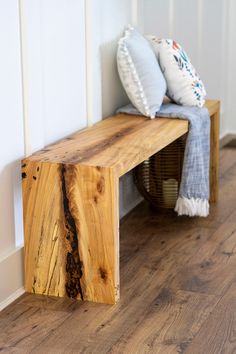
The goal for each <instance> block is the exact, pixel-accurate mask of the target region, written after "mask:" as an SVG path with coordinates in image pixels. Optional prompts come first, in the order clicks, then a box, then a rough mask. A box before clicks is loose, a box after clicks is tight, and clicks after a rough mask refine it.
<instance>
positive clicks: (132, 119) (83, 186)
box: [22, 101, 219, 304]
mask: <svg viewBox="0 0 236 354" xmlns="http://www.w3.org/2000/svg"><path fill="white" fill-rule="evenodd" d="M207 107H208V109H209V112H210V114H211V116H212V122H213V124H212V130H211V138H212V143H211V171H210V172H211V198H212V201H216V200H217V188H218V184H217V179H218V167H217V164H218V152H217V151H218V118H219V115H218V113H217V112H218V111H217V110H218V109H219V103H218V101H208V102H207ZM187 130H188V122H187V120H183V119H172V118H171V119H165V118H159V119H154V120H150V119H148V118H146V117H140V116H137V117H136V116H130V115H124V114H119V115H116V116H114V117H110V118H108V119H105V120H104V121H102V122H100V123H98V124H96V125H95V126H93V127H91V128H89V129H85V130H83V131H81V132H78V133H76V134H74V135H72V136H71V137H68V138H66V139H63V140H61V141H59V142H58V143H56V144H53V145H51V146H49V147H47V148H45V149H43V150H41V151H39V152H38V153H36V154H34V155H32V156H31V157H29V158H27V159H25V160H23V161H22V177H23V182H22V185H23V200H24V233H25V288H26V290H27V291H28V292H33V293H37V294H48V295H56V296H62V297H63V296H69V297H72V298H76V299H83V300H91V301H95V302H102V303H108V304H111V303H115V302H116V301H117V300H118V299H119V286H120V284H119V215H118V212H119V202H118V201H119V196H118V183H119V177H120V176H122V175H123V174H125V173H126V172H127V171H129V170H131V169H132V168H134V167H135V166H136V165H138V164H139V163H141V162H142V161H144V160H145V159H147V158H148V157H150V156H151V155H153V154H154V153H156V152H158V151H159V150H161V149H162V148H164V147H165V146H167V145H168V144H169V143H171V142H172V141H174V140H175V139H177V138H178V137H180V136H182V135H183V134H185V133H186V132H187Z"/></svg>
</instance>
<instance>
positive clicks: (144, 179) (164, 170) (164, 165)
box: [134, 136, 186, 208]
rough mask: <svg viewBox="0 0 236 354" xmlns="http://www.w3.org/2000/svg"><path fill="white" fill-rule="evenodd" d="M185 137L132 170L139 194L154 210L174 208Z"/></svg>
mask: <svg viewBox="0 0 236 354" xmlns="http://www.w3.org/2000/svg"><path fill="white" fill-rule="evenodd" d="M185 142H186V136H183V137H181V138H179V139H177V140H175V141H174V142H173V143H171V144H169V145H168V146H166V147H165V148H164V149H162V150H161V151H159V152H158V153H156V154H155V155H153V156H151V157H150V158H149V159H148V160H146V161H144V162H143V163H141V164H140V165H138V166H137V167H136V168H135V169H134V180H135V183H136V185H137V188H138V190H139V192H140V193H141V194H142V195H143V197H144V198H145V199H146V200H148V201H149V202H150V203H151V204H152V205H153V206H154V207H155V208H173V207H174V206H175V203H176V200H177V196H178V191H179V185H180V181H181V173H182V166H183V158H184V149H185Z"/></svg>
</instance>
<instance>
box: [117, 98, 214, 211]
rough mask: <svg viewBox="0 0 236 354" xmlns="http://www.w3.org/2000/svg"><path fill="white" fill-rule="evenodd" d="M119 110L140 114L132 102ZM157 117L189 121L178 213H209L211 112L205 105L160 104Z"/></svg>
mask: <svg viewBox="0 0 236 354" xmlns="http://www.w3.org/2000/svg"><path fill="white" fill-rule="evenodd" d="M117 112H118V113H128V114H135V115H141V113H139V112H138V111H137V110H136V109H135V108H134V107H133V106H132V105H131V104H129V105H127V106H125V107H122V108H120V109H119V110H118V111H117ZM157 116H158V117H167V118H180V119H187V120H188V121H189V132H188V137H187V141H186V147H185V153H184V163H183V170H182V178H181V184H180V190H179V196H178V199H177V202H176V206H175V211H176V212H177V213H178V215H188V216H203V217H206V216H207V215H208V214H209V160H210V116H209V112H208V110H207V109H206V108H198V107H188V106H179V105H176V104H174V103H167V104H163V105H162V107H161V110H160V111H159V112H158V113H157Z"/></svg>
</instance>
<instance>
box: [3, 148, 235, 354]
mask: <svg viewBox="0 0 236 354" xmlns="http://www.w3.org/2000/svg"><path fill="white" fill-rule="evenodd" d="M220 173H221V180H220V201H219V203H218V204H217V205H213V206H211V214H210V216H209V217H208V218H206V219H204V218H202V219H201V218H187V217H177V216H176V214H175V213H174V212H170V211H158V212H157V211H154V210H152V209H150V208H149V207H148V205H147V203H142V204H141V205H139V206H138V207H137V208H136V209H135V210H134V211H132V212H131V213H130V214H129V216H128V217H125V218H124V219H123V220H122V222H121V225H120V229H121V230H120V234H121V249H120V262H121V267H120V269H121V301H120V302H119V303H118V304H117V305H116V306H109V305H102V304H93V303H88V302H83V303H82V302H78V301H75V300H73V299H66V300H65V299H58V298H54V297H46V296H40V295H32V294H25V295H23V296H22V297H21V298H20V299H18V300H17V301H15V302H14V303H13V304H11V305H10V306H9V307H8V308H6V309H5V310H3V311H2V312H1V313H0V352H1V353H4V354H45V353H46V354H80V353H89V354H105V353H110V354H111V353H113V354H144V353H154V354H174V353H175V354H177V353H187V354H221V353H224V354H232V353H235V352H236V340H235V338H236V337H235V333H236V328H235V327H236V325H235V323H236V321H235V315H234V313H235V311H236V300H235V299H236V296H235V295H236V276H235V274H236V273H235V269H236V210H235V205H236V204H235V200H236V154H235V151H234V150H232V149H224V150H223V151H221V170H220Z"/></svg>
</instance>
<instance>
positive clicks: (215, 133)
mask: <svg viewBox="0 0 236 354" xmlns="http://www.w3.org/2000/svg"><path fill="white" fill-rule="evenodd" d="M219 126H220V102H218V103H217V109H216V110H215V113H214V114H212V115H211V143H210V145H211V156H210V202H212V203H216V202H217V201H218V191H219V134H220V127H219Z"/></svg>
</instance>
